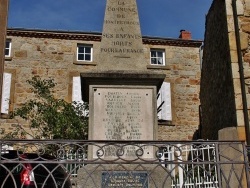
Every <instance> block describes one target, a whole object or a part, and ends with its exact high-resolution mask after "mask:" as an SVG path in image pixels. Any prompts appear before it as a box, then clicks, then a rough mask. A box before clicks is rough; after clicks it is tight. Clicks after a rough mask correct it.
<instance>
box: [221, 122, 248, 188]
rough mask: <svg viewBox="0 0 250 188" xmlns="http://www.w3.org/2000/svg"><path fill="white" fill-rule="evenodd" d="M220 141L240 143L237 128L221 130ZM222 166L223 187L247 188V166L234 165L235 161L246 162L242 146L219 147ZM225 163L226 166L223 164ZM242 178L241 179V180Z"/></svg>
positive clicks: (227, 145) (222, 145)
mask: <svg viewBox="0 0 250 188" xmlns="http://www.w3.org/2000/svg"><path fill="white" fill-rule="evenodd" d="M218 135H219V141H232V142H233V141H239V137H238V131H237V128H236V127H227V128H224V129H221V130H219V133H218ZM219 154H220V161H221V162H222V164H221V171H220V173H221V179H222V187H223V188H224V187H225V188H226V187H229V186H230V187H247V180H246V173H245V166H244V165H243V164H233V163H234V162H235V161H238V162H239V161H240V162H242V163H243V162H244V154H243V148H242V145H241V144H236V143H235V144H230V145H229V144H221V145H220V146H219ZM224 162H225V164H223V163H224ZM239 177H240V178H239Z"/></svg>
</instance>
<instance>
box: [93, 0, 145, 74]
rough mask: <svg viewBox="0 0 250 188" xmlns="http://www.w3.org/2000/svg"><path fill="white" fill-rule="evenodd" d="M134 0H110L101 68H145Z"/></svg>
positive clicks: (103, 35)
mask: <svg viewBox="0 0 250 188" xmlns="http://www.w3.org/2000/svg"><path fill="white" fill-rule="evenodd" d="M144 54H145V53H144V48H143V45H142V36H141V29H140V23H139V17H138V11H137V5H136V1H135V0H107V5H106V11H105V18H104V25H103V32H102V41H101V44H100V50H99V58H100V59H99V63H98V66H97V68H98V69H102V70H103V69H106V70H135V69H137V70H146V65H147V62H146V59H145V57H144Z"/></svg>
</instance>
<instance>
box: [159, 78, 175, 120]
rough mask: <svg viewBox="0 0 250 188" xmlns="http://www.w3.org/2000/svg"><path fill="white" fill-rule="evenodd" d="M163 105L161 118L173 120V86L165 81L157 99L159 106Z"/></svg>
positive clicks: (160, 113)
mask: <svg viewBox="0 0 250 188" xmlns="http://www.w3.org/2000/svg"><path fill="white" fill-rule="evenodd" d="M162 102H164V103H163V105H162V106H161V111H160V112H159V113H158V118H159V120H168V121H171V120H172V109H171V88H170V83H168V82H163V84H162V86H161V89H160V91H159V97H158V99H157V106H160V105H161V104H162Z"/></svg>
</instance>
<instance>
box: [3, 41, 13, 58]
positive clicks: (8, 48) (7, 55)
mask: <svg viewBox="0 0 250 188" xmlns="http://www.w3.org/2000/svg"><path fill="white" fill-rule="evenodd" d="M7 43H9V47H7ZM11 46H12V42H11V40H10V39H6V41H5V50H4V56H5V57H7V58H9V57H11ZM6 50H8V51H9V53H8V54H6Z"/></svg>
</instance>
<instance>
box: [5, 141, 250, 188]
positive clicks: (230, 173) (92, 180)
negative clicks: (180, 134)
mask: <svg viewBox="0 0 250 188" xmlns="http://www.w3.org/2000/svg"><path fill="white" fill-rule="evenodd" d="M0 144H1V146H0V151H1V159H0V188H7V187H9V185H10V182H11V183H12V185H13V186H12V187H18V188H19V187H25V184H27V183H28V182H29V181H30V182H31V183H32V186H33V187H39V188H40V187H41V188H47V187H49V188H63V187H64V188H67V187H71V185H72V186H73V187H77V188H83V187H84V188H85V187H86V188H88V187H91V188H94V187H101V188H108V187H138V188H140V187H143V188H148V187H150V188H154V187H155V188H158V187H161V188H162V187H176V188H179V187H183V188H187V187H188V188H196V187H239V188H241V187H242V188H245V187H248V186H250V185H249V184H248V181H249V174H248V168H249V163H248V158H247V150H246V147H245V144H244V142H230V141H228V142H226V141H225V142H212V141H195V142H191V141H190V142H188V141H172V142H166V141H77V140H76V141H75V140H0ZM3 146H4V147H3ZM6 146H9V147H10V148H13V149H14V150H15V151H17V152H15V155H14V157H12V158H11V157H8V155H7V154H6V153H8V152H9V151H8V150H6V148H8V147H6ZM25 154H36V157H33V158H29V157H27V156H28V155H25ZM44 156H51V157H44ZM29 164H30V165H29ZM10 167H11V168H10ZM59 169H60V170H59ZM42 171H45V175H44V177H43V179H42V178H41V177H40V176H39V175H41V174H42ZM57 171H63V172H62V173H63V174H64V175H61V176H63V178H61V179H60V177H59V175H57ZM3 172H4V173H3ZM24 172H28V174H26V175H25V174H24ZM17 174H18V175H17ZM24 175H25V176H24ZM20 177H21V178H22V177H24V179H22V181H20V179H21V178H20ZM25 178H27V179H25ZM41 179H42V180H41ZM26 180H27V181H26ZM28 180H29V181H28ZM19 181H20V182H19ZM39 181H42V182H39ZM69 182H70V183H69ZM70 184H71V185H70Z"/></svg>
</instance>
